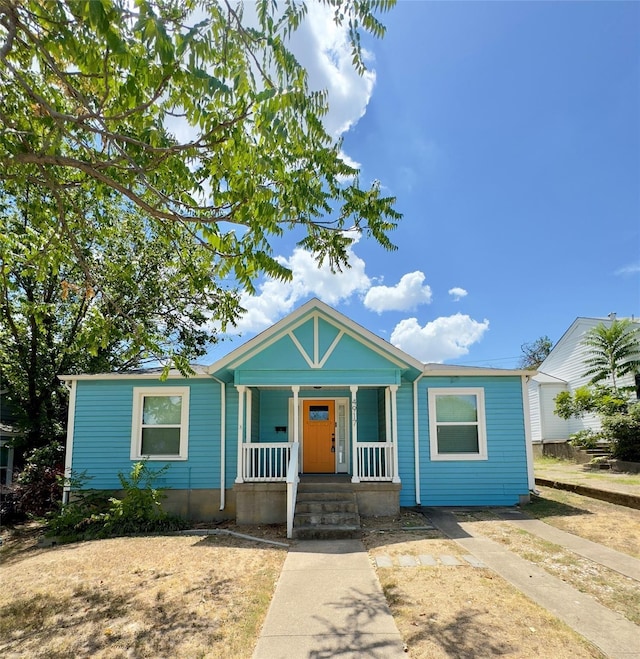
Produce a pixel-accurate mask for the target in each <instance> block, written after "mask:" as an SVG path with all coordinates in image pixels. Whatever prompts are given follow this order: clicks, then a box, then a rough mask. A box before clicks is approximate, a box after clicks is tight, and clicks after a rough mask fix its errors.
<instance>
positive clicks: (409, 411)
mask: <svg viewBox="0 0 640 659" xmlns="http://www.w3.org/2000/svg"><path fill="white" fill-rule="evenodd" d="M396 403H397V406H398V438H399V439H398V469H399V471H400V481H401V482H402V490H401V491H400V505H401V506H415V505H416V496H415V490H416V488H415V483H416V478H415V465H414V455H415V451H414V448H413V385H412V384H411V383H403V384H402V386H401V387H400V388H399V389H398V393H397V394H396Z"/></svg>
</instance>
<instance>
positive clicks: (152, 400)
mask: <svg viewBox="0 0 640 659" xmlns="http://www.w3.org/2000/svg"><path fill="white" fill-rule="evenodd" d="M188 435H189V387H171V388H169V387H134V389H133V427H132V431H131V459H132V460H140V459H148V460H186V459H187V438H188Z"/></svg>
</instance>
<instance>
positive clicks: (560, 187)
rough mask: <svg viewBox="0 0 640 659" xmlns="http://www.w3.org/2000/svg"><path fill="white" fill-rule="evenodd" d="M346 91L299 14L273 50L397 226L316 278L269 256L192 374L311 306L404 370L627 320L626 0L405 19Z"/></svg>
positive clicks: (333, 47)
mask: <svg viewBox="0 0 640 659" xmlns="http://www.w3.org/2000/svg"><path fill="white" fill-rule="evenodd" d="M381 18H382V21H383V22H384V24H385V25H386V26H387V35H386V37H385V38H384V39H383V40H381V41H377V40H373V39H367V40H365V46H366V48H367V51H368V55H369V58H368V64H369V72H368V73H367V74H366V75H365V76H364V77H358V76H357V74H356V73H355V72H354V71H353V70H352V68H351V64H350V61H351V56H350V54H349V49H348V46H347V42H346V38H345V34H344V31H343V30H340V29H338V28H337V27H336V26H335V25H334V24H333V23H332V21H331V19H330V17H329V16H328V15H327V13H326V11H325V10H323V9H322V8H320V7H319V6H316V5H313V4H311V5H310V11H309V18H308V21H307V23H306V24H305V25H304V26H303V27H302V28H301V30H300V32H299V33H298V34H297V35H296V37H295V39H294V42H293V49H294V51H295V52H296V54H297V56H298V57H299V59H300V60H301V61H302V63H303V64H304V65H305V66H306V67H307V70H308V72H309V79H310V83H311V86H312V87H314V88H327V89H328V90H329V103H330V112H329V115H328V116H327V118H326V126H327V128H328V130H329V131H330V132H331V133H332V134H334V135H335V136H336V137H338V136H341V137H342V138H343V140H344V142H343V151H344V154H345V158H346V159H347V160H348V161H350V162H354V163H358V164H359V166H360V168H361V182H362V184H363V185H365V184H368V183H370V182H371V181H373V180H379V181H380V182H381V185H382V187H383V190H384V192H385V193H386V194H388V195H393V196H396V197H397V205H396V207H397V209H398V210H399V211H400V212H401V213H402V214H403V219H402V220H401V222H400V224H399V227H398V229H397V230H396V231H395V232H393V234H392V235H391V238H392V240H393V242H394V243H395V244H396V245H397V246H398V250H397V251H395V252H387V251H385V250H384V249H382V248H380V247H379V246H376V245H374V244H373V243H371V242H370V241H367V240H366V239H365V238H361V239H360V240H358V241H357V242H356V243H355V244H354V245H353V247H352V255H351V256H352V258H351V263H352V268H351V269H350V270H348V271H345V272H344V273H342V274H335V275H334V274H332V273H331V272H330V271H329V270H328V268H321V269H318V268H317V265H316V263H315V262H314V260H313V258H312V257H311V256H310V255H309V254H308V253H307V252H304V251H303V250H301V249H299V248H297V247H296V245H295V239H294V237H293V236H285V237H284V238H283V239H282V240H280V241H278V242H277V243H274V251H275V253H276V254H277V255H278V256H279V258H280V260H281V261H282V262H283V263H285V264H287V265H288V266H289V267H290V268H291V270H292V271H293V281H292V282H289V283H283V282H276V281H272V280H265V279H262V280H260V281H259V282H258V283H257V291H256V295H245V296H244V297H243V300H242V301H243V306H244V307H245V308H246V309H247V313H246V314H245V316H243V317H242V318H241V319H240V320H239V324H238V331H237V333H234V334H233V335H230V337H229V340H227V341H224V342H222V343H220V344H219V345H217V346H215V347H214V348H212V350H211V351H210V354H209V357H210V359H211V361H213V360H214V359H218V358H220V357H221V356H222V355H224V354H225V353H226V352H228V351H229V350H231V349H232V348H234V347H237V345H239V343H240V342H242V341H244V340H246V339H248V338H251V337H252V336H254V335H255V334H256V333H258V332H260V331H262V330H263V329H265V328H266V327H268V326H269V325H271V324H273V323H274V322H277V321H278V320H280V319H281V318H282V317H283V316H284V315H286V314H287V313H290V312H291V311H293V310H294V309H295V308H297V307H299V306H300V305H302V304H303V303H304V302H306V301H307V300H308V299H309V298H311V297H318V298H320V299H321V300H323V301H324V302H326V303H327V304H329V305H331V306H333V307H335V308H336V309H338V310H339V311H341V312H342V313H344V314H345V315H347V316H349V317H350V318H352V319H353V320H354V321H356V322H357V323H359V324H361V325H363V326H365V327H366V328H367V329H369V330H371V331H372V332H374V333H376V334H378V335H379V336H381V337H382V338H384V339H386V340H388V341H390V342H391V343H393V344H394V345H396V346H397V347H399V348H400V349H402V350H404V351H405V352H407V353H409V354H410V355H412V356H414V357H416V358H417V359H419V360H421V361H423V362H445V363H451V364H465V365H474V366H494V367H504V368H511V367H515V366H516V365H517V363H518V361H519V359H520V357H521V348H520V347H521V345H522V344H523V343H525V342H531V341H534V340H535V339H537V338H538V337H540V336H543V335H548V336H549V337H550V338H551V340H552V341H553V342H554V343H555V342H556V341H557V340H558V339H559V338H560V337H561V336H562V334H563V333H564V331H565V330H566V329H567V328H568V327H569V325H570V324H571V323H572V322H573V320H575V318H576V317H578V316H592V317H606V316H607V315H608V314H609V313H610V312H617V314H618V316H619V317H621V316H631V315H635V316H636V317H638V316H640V3H637V2H511V3H509V2H409V1H406V0H405V1H403V0H400V2H398V5H397V6H396V7H395V8H394V9H393V10H392V11H391V12H390V13H388V14H385V15H382V17H381Z"/></svg>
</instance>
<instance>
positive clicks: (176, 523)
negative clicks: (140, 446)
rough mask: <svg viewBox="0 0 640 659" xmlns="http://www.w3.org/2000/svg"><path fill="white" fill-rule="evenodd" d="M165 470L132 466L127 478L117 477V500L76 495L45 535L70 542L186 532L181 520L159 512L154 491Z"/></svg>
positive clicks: (85, 492) (102, 495) (99, 495)
mask: <svg viewBox="0 0 640 659" xmlns="http://www.w3.org/2000/svg"><path fill="white" fill-rule="evenodd" d="M168 468H169V465H166V466H165V467H164V468H162V469H159V470H156V471H154V470H151V469H149V468H148V467H147V465H146V464H145V463H144V462H136V463H135V464H134V465H133V467H132V469H131V473H130V474H129V476H128V477H127V476H125V475H124V474H122V473H120V474H118V478H119V479H120V484H121V485H122V490H123V492H124V493H123V495H122V497H121V498H117V497H110V498H107V497H106V495H105V493H104V492H96V491H92V490H79V491H77V492H76V496H75V497H74V499H73V500H72V501H70V502H69V503H68V504H66V505H64V506H62V509H61V510H60V512H59V513H58V514H57V515H54V516H52V518H51V519H50V522H49V528H48V535H55V536H57V537H58V538H59V539H60V540H61V541H63V542H71V541H74V540H89V539H93V538H111V537H117V536H123V535H133V534H137V533H165V532H168V531H177V530H180V529H183V528H186V526H187V523H186V521H185V520H183V519H182V518H180V517H176V516H174V515H169V514H167V513H166V512H165V511H164V510H163V509H162V504H161V499H162V498H163V494H162V490H160V489H158V488H156V487H154V483H155V481H156V480H157V478H158V477H159V476H161V475H162V474H163V473H164V472H165V471H166V470H167V469H168Z"/></svg>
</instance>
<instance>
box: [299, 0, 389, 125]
mask: <svg viewBox="0 0 640 659" xmlns="http://www.w3.org/2000/svg"><path fill="white" fill-rule="evenodd" d="M307 8H308V14H307V18H306V20H305V21H304V23H303V24H302V25H301V26H300V27H299V29H298V30H297V31H296V32H295V33H294V35H293V36H292V39H291V44H290V46H291V50H292V52H293V53H294V54H295V56H296V57H297V58H298V61H299V62H300V63H301V64H302V66H304V67H305V69H306V70H307V74H308V80H309V87H310V88H311V89H314V90H321V89H326V90H327V91H328V93H329V106H330V107H329V112H328V113H327V115H326V116H325V117H324V118H323V123H324V125H325V128H326V130H327V132H328V133H329V134H330V135H333V136H334V137H339V136H340V135H342V134H343V133H345V132H346V131H348V130H349V128H351V126H353V125H354V124H355V123H357V122H358V120H359V119H360V118H361V117H362V116H363V115H364V113H365V111H366V109H367V104H368V103H369V99H370V98H371V94H372V92H373V87H374V85H375V80H376V74H375V72H374V71H370V70H369V71H366V72H365V74H364V75H362V76H360V75H358V73H357V72H356V70H355V69H354V68H353V64H352V61H351V60H352V56H351V45H350V44H349V39H348V35H347V28H346V25H343V26H342V27H339V26H337V25H336V24H335V22H334V20H333V13H334V10H333V9H332V8H331V7H327V6H324V5H322V4H321V3H319V2H310V3H307ZM364 56H365V58H366V57H368V54H367V53H366V52H365V53H364Z"/></svg>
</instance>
